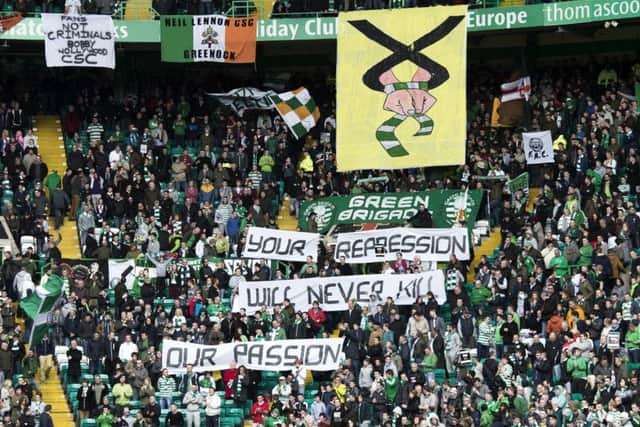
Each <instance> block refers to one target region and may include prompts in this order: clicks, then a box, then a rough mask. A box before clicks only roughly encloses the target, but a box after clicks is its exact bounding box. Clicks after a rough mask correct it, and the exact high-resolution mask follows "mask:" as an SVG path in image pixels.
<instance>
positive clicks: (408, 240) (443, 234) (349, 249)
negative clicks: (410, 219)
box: [334, 227, 470, 264]
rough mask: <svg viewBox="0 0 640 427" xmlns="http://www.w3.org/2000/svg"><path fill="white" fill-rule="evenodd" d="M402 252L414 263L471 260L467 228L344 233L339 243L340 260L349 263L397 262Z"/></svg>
mask: <svg viewBox="0 0 640 427" xmlns="http://www.w3.org/2000/svg"><path fill="white" fill-rule="evenodd" d="M399 253H401V254H402V256H403V257H404V259H406V260H408V261H411V260H413V258H414V257H416V256H417V257H419V258H420V259H421V260H423V261H449V256H451V255H455V256H456V257H458V259H460V260H463V261H466V260H468V259H469V257H470V250H469V236H468V232H467V229H466V228H401V227H396V228H386V229H380V230H371V231H357V232H355V233H340V234H338V239H337V241H336V248H335V252H334V256H335V259H336V261H339V260H340V257H345V260H346V262H347V263H348V264H352V263H353V264H368V263H374V262H382V261H385V260H393V259H396V255H397V254H399Z"/></svg>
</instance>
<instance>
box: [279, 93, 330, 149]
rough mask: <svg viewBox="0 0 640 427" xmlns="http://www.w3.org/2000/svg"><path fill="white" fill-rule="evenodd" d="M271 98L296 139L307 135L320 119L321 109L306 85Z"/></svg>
mask: <svg viewBox="0 0 640 427" xmlns="http://www.w3.org/2000/svg"><path fill="white" fill-rule="evenodd" d="M270 98H271V101H272V102H273V105H274V107H275V109H276V110H277V111H278V113H279V114H280V116H281V117H282V120H284V122H285V123H286V125H287V127H288V128H289V129H290V130H291V133H292V134H293V136H295V137H296V139H300V138H302V137H303V136H305V135H306V134H307V132H309V131H310V130H311V129H313V128H314V127H315V126H316V124H317V123H318V121H319V120H320V109H319V108H318V106H317V105H316V103H315V101H314V100H313V98H311V94H310V93H309V91H308V90H307V89H306V88H304V87H299V88H298V89H295V90H291V91H289V92H282V93H279V94H277V95H273V96H271V97H270Z"/></svg>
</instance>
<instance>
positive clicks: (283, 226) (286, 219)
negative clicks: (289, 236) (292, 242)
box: [276, 198, 298, 231]
mask: <svg viewBox="0 0 640 427" xmlns="http://www.w3.org/2000/svg"><path fill="white" fill-rule="evenodd" d="M276 224H278V227H279V228H280V230H288V231H295V230H296V228H298V220H297V219H296V217H295V216H291V215H289V199H288V198H287V199H285V200H283V202H282V207H281V208H280V212H278V218H277V220H276Z"/></svg>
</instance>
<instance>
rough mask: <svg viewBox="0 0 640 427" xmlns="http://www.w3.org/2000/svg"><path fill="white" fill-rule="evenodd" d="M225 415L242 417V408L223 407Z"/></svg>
mask: <svg viewBox="0 0 640 427" xmlns="http://www.w3.org/2000/svg"><path fill="white" fill-rule="evenodd" d="M225 416H227V417H238V418H244V408H225Z"/></svg>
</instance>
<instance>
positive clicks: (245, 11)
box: [225, 0, 539, 19]
mask: <svg viewBox="0 0 640 427" xmlns="http://www.w3.org/2000/svg"><path fill="white" fill-rule="evenodd" d="M404 1H406V0H389V8H390V9H399V8H403V7H404ZM538 2H539V1H537V0H527V1H522V2H520V3H522V4H527V5H528V4H536V3H538ZM340 3H341V1H340V0H329V1H328V8H327V10H323V11H300V12H284V13H282V12H280V13H279V12H273V13H271V14H269V11H267V10H264V6H262V5H259V4H255V3H254V1H253V0H233V2H232V3H231V7H230V8H229V9H228V10H227V11H226V13H225V14H226V15H228V16H231V17H243V16H250V15H252V14H254V15H255V14H257V15H258V16H261V17H265V19H266V16H269V15H270V16H271V17H272V18H308V17H322V16H335V15H336V14H337V13H338V10H339V9H340ZM515 3H518V1H517V0H472V1H470V2H469V7H470V8H473V9H486V8H492V7H501V6H513V5H515ZM357 4H359V3H358V2H356V5H357ZM265 15H266V16H265Z"/></svg>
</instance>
